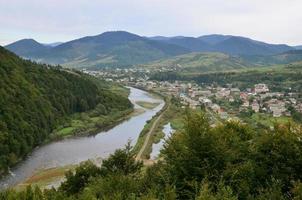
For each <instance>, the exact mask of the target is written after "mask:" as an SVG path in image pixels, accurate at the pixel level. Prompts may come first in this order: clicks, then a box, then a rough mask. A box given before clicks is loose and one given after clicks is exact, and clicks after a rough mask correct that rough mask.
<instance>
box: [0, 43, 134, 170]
mask: <svg viewBox="0 0 302 200" xmlns="http://www.w3.org/2000/svg"><path fill="white" fill-rule="evenodd" d="M96 107H98V108H99V109H98V110H99V111H100V113H105V114H106V113H107V112H109V111H110V110H112V109H119V110H124V109H127V108H129V107H131V103H130V102H129V101H128V99H127V98H125V97H122V96H119V95H117V94H114V93H112V92H110V90H109V88H108V86H106V85H105V84H104V83H101V82H97V81H96V80H92V79H91V78H90V77H89V76H87V75H84V74H82V73H80V72H77V71H67V70H64V69H62V68H61V67H59V66H58V67H52V66H48V65H40V64H37V63H34V62H30V61H27V60H23V59H21V58H19V57H17V56H16V55H15V54H13V53H11V52H9V51H7V50H5V49H4V48H2V47H0V175H1V174H3V173H5V172H7V170H8V167H9V166H12V165H13V164H15V163H16V162H18V161H19V160H20V159H22V158H23V157H24V156H26V155H27V154H28V153H29V152H31V150H32V149H33V148H34V147H36V146H37V145H39V144H41V143H42V142H43V141H44V140H45V139H46V138H47V137H48V135H49V134H50V133H51V132H52V131H53V130H54V128H55V127H56V126H58V125H60V124H62V123H63V122H64V120H65V119H66V118H67V117H68V116H70V115H71V114H73V113H76V112H84V111H88V110H91V109H94V108H96Z"/></svg>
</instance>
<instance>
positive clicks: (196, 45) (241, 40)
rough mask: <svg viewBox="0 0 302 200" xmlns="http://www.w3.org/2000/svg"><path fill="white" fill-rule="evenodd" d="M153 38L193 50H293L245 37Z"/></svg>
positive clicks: (234, 52) (269, 52)
mask: <svg viewBox="0 0 302 200" xmlns="http://www.w3.org/2000/svg"><path fill="white" fill-rule="evenodd" d="M151 39H153V40H157V41H161V42H165V43H168V44H175V45H178V46H181V47H184V48H187V49H189V50H191V51H194V52H222V53H227V54H232V55H273V54H278V53H282V52H285V51H289V50H294V48H293V47H290V46H288V45H283V44H282V45H276V44H268V43H264V42H260V41H256V40H252V39H249V38H245V37H239V36H231V35H217V34H213V35H206V36H201V37H198V38H194V37H170V38H167V37H159V36H157V37H153V38H151Z"/></svg>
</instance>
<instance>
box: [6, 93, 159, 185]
mask: <svg viewBox="0 0 302 200" xmlns="http://www.w3.org/2000/svg"><path fill="white" fill-rule="evenodd" d="M129 100H130V101H131V102H132V103H133V104H134V112H132V113H131V114H130V115H129V116H128V118H127V120H124V121H122V123H119V124H118V125H116V126H114V127H113V128H111V129H109V130H105V131H102V132H100V133H99V134H95V135H90V136H85V137H64V139H62V140H59V141H53V142H49V143H47V144H45V145H41V146H40V147H38V148H36V149H35V150H34V151H33V152H32V153H31V154H30V155H29V156H28V157H27V158H26V159H25V160H24V161H22V162H21V163H19V164H18V165H17V166H15V167H14V168H12V169H11V174H10V175H8V176H5V177H4V178H2V179H1V181H0V188H7V187H13V186H16V185H18V184H20V183H24V184H25V185H26V184H28V183H34V182H33V181H35V180H38V182H39V183H41V184H42V185H48V183H50V184H51V182H52V181H53V179H52V178H54V177H52V176H55V177H57V175H58V174H60V173H61V172H62V170H59V169H60V168H64V167H65V166H69V165H77V164H79V163H80V162H83V161H86V160H88V159H91V160H96V159H101V160H102V159H104V158H107V157H108V156H109V155H110V154H112V153H114V151H115V150H116V149H120V148H123V147H124V146H125V145H126V144H127V142H129V141H131V145H135V143H136V141H137V138H138V137H139V134H140V132H141V130H142V129H143V128H144V125H145V123H146V122H147V121H148V120H150V119H151V118H152V116H154V115H155V114H156V113H157V112H158V111H159V110H161V108H162V107H163V106H164V105H163V104H164V103H163V101H162V100H158V99H155V98H152V97H151V96H150V95H149V93H147V92H145V91H142V90H139V89H136V88H130V95H129ZM137 101H147V102H151V103H155V102H160V105H159V106H157V107H156V108H154V109H144V108H142V107H140V106H139V105H137V104H136V103H135V102H137ZM57 170H59V171H61V172H60V173H59V172H58V171H57ZM62 174H63V173H61V175H62ZM62 176H64V175H62ZM48 178H49V181H48ZM54 181H56V180H54ZM45 183H47V184H45ZM23 186H24V185H23Z"/></svg>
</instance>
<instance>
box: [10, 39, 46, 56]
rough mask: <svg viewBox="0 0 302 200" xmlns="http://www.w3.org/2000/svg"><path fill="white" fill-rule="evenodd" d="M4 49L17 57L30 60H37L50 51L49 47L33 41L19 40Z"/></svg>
mask: <svg viewBox="0 0 302 200" xmlns="http://www.w3.org/2000/svg"><path fill="white" fill-rule="evenodd" d="M5 48H6V49H8V50H10V51H12V52H14V53H15V54H17V55H19V56H22V57H25V58H32V59H36V58H39V57H40V56H42V55H43V54H45V53H46V51H48V50H49V49H50V47H48V46H45V45H43V44H40V43H39V42H37V41H35V40H33V39H23V40H19V41H17V42H14V43H12V44H10V45H7V46H5Z"/></svg>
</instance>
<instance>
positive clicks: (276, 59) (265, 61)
mask: <svg viewBox="0 0 302 200" xmlns="http://www.w3.org/2000/svg"><path fill="white" fill-rule="evenodd" d="M241 57H242V59H244V60H246V61H247V62H250V63H254V64H256V65H275V64H290V63H294V62H300V61H302V50H290V51H286V52H283V53H280V54H275V55H268V56H259V55H242V56H241Z"/></svg>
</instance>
